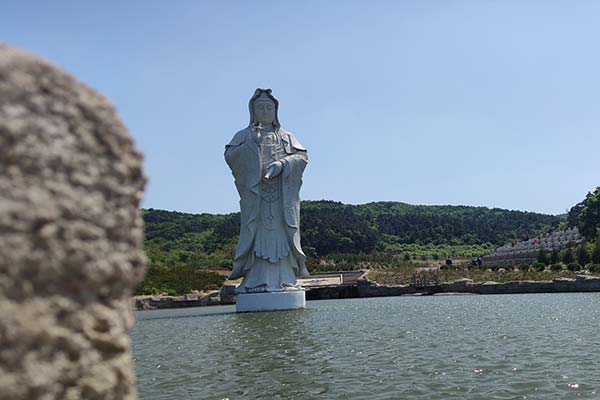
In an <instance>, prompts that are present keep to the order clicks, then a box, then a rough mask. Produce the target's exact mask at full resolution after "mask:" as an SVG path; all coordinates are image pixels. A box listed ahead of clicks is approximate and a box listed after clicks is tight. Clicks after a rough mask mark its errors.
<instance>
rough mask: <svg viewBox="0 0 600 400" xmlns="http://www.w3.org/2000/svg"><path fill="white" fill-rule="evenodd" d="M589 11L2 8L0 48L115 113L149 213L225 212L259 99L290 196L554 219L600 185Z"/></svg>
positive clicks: (295, 5) (209, 4) (595, 61)
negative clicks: (275, 120)
mask: <svg viewBox="0 0 600 400" xmlns="http://www.w3.org/2000/svg"><path fill="white" fill-rule="evenodd" d="M599 15H600V2H596V1H583V0H581V1H576V2H573V1H533V0H532V1H523V0H518V1H517V0H515V1H510V0H507V1H502V2H499V1H485V0H482V1H475V0H473V1H451V0H440V1H316V0H306V1H173V2H160V1H127V2H120V1H108V0H106V1H102V2H94V3H92V2H80V1H52V2H42V1H37V2H33V1H26V0H20V1H10V0H9V1H4V2H2V4H1V5H0V40H2V41H4V42H6V43H8V44H11V45H14V46H17V47H20V48H23V49H26V50H28V51H31V52H34V53H37V54H40V55H41V56H43V57H45V58H47V59H49V60H51V61H52V62H54V63H55V64H58V65H60V66H62V67H64V68H65V69H67V70H68V71H70V72H72V73H73V74H74V75H76V76H77V77H78V78H79V79H80V80H82V81H84V82H86V83H88V84H90V85H91V86H93V87H95V88H96V89H98V90H99V91H101V92H102V93H104V94H105V95H106V96H108V97H109V98H110V99H111V101H112V102H113V103H114V104H115V105H116V107H117V109H118V110H119V113H120V115H121V116H122V118H123V120H124V121H125V123H126V124H127V126H128V127H129V129H130V131H131V134H132V135H133V137H134V138H135V141H136V143H137V145H138V147H139V148H140V149H141V150H142V151H143V153H144V154H145V171H146V174H147V176H148V177H149V179H150V181H149V185H148V188H147V192H146V195H145V199H144V204H143V205H144V207H153V208H161V209H167V210H178V211H184V212H218V213H224V212H232V211H236V210H237V208H238V197H237V193H236V191H235V188H234V185H233V178H232V176H231V174H230V172H229V170H228V169H227V166H226V164H225V162H224V160H223V147H224V145H225V144H226V143H227V142H228V141H229V139H230V138H231V136H232V135H233V134H234V133H235V132H236V131H237V130H239V129H241V128H243V127H245V126H246V125H247V123H248V110H247V102H248V99H249V98H250V96H251V95H252V93H253V91H254V89H255V88H256V87H270V88H272V89H273V94H274V95H275V96H276V97H278V98H279V101H280V103H281V109H280V115H279V117H280V121H281V123H282V126H283V127H284V128H286V129H287V130H289V131H291V132H294V133H295V134H296V136H297V137H298V138H299V139H300V141H301V142H302V143H303V144H304V145H305V146H306V147H307V148H308V149H309V158H310V164H309V166H308V168H307V170H306V173H305V177H304V186H303V189H302V197H303V198H304V199H311V200H318V199H331V200H337V201H342V202H345V203H353V204H357V203H365V202H371V201H380V200H393V201H403V202H407V203H411V204H466V205H482V206H488V207H501V208H509V209H518V210H527V211H537V212H544V213H553V214H554V213H562V212H564V211H565V210H567V209H568V208H569V207H570V206H572V205H573V204H575V203H576V202H578V201H580V200H582V199H583V197H584V196H585V194H586V193H587V192H588V191H590V190H593V189H594V188H595V187H596V186H599V185H600V179H599V172H600V157H598V150H599V149H600V135H599V134H598V128H599V125H600V112H599V111H600V52H599V51H598V43H600V25H599V24H598V23H597V21H598V16H599Z"/></svg>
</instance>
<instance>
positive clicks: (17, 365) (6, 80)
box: [0, 45, 145, 400]
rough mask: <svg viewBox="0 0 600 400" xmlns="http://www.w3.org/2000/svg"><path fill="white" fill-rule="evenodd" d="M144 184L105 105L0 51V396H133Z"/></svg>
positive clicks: (69, 80)
mask: <svg viewBox="0 0 600 400" xmlns="http://www.w3.org/2000/svg"><path fill="white" fill-rule="evenodd" d="M144 184H145V179H144V177H143V175H142V157H141V155H140V154H139V153H138V152H137V151H136V149H135V147H134V144H133V142H132V140H131V138H130V136H129V134H128V133H127V129H126V128H125V126H124V125H123V124H122V123H121V121H120V120H119V118H118V116H117V114H116V111H115V109H114V107H113V106H112V105H111V104H110V103H109V102H108V101H107V100H106V98H104V97H103V96H101V95H100V94H98V93H97V92H95V91H94V90H92V89H91V88H89V87H88V86H86V85H84V84H82V83H80V82H78V81H77V80H75V79H74V78H73V77H72V76H70V75H69V74H67V73H65V72H63V71H61V70H60V69H58V68H57V67H55V66H53V65H51V64H50V63H48V62H46V61H44V60H41V59H40V58H38V57H35V56H33V55H30V54H27V53H25V52H22V51H19V50H16V49H13V48H10V47H8V46H4V45H0V343H1V347H0V388H1V390H0V399H2V400H5V399H6V400H8V399H11V400H19V399H47V400H50V399H67V400H68V399H133V398H135V387H134V378H133V372H132V368H131V356H130V354H129V351H128V348H129V338H128V333H129V330H130V329H131V326H132V324H133V315H132V311H131V307H130V296H131V291H132V288H134V287H135V286H136V285H137V284H138V283H139V282H140V281H141V279H142V277H143V274H144V269H145V258H144V256H143V253H142V250H141V248H142V239H143V229H142V222H141V219H140V215H139V205H140V200H141V197H142V191H143V188H144Z"/></svg>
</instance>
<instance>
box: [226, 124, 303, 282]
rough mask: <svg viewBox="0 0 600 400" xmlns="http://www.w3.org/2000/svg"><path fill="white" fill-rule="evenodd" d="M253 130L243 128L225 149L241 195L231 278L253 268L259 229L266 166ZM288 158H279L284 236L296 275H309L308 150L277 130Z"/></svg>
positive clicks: (280, 130)
mask: <svg viewBox="0 0 600 400" xmlns="http://www.w3.org/2000/svg"><path fill="white" fill-rule="evenodd" d="M253 134H254V133H253V132H252V129H251V128H250V127H248V128H246V129H243V130H241V131H239V132H238V133H236V134H235V136H234V137H233V139H232V140H231V142H230V143H229V144H228V145H227V146H226V148H225V160H226V162H227V164H228V165H229V167H230V168H231V171H232V173H233V176H234V177H235V185H236V188H237V190H238V193H239V195H240V209H241V226H240V239H239V242H238V244H237V247H236V252H235V259H234V262H233V270H232V272H231V275H230V277H229V278H230V279H237V278H240V277H242V276H245V275H246V274H247V273H248V271H249V270H250V269H251V268H252V266H253V265H254V261H255V254H254V248H255V246H254V240H255V238H256V233H257V228H258V223H259V221H258V214H259V210H260V202H261V201H262V198H261V197H262V196H261V180H262V179H263V172H264V170H263V166H261V160H260V150H259V147H258V145H257V144H256V143H255V142H254V140H253V139H252V136H253ZM278 134H279V136H280V138H281V141H282V144H283V147H284V150H285V156H284V157H283V158H282V159H280V161H281V162H282V163H283V170H282V172H281V174H280V179H281V187H282V190H281V196H280V198H279V201H281V204H280V207H277V208H278V209H280V210H283V215H282V216H281V218H283V222H284V225H285V228H284V231H285V232H283V234H284V235H285V236H286V238H287V241H288V244H289V248H290V252H291V256H292V257H293V261H294V262H292V263H291V264H292V267H293V269H294V272H295V275H296V276H308V275H309V274H308V270H307V269H306V256H305V255H304V252H303V251H302V248H301V246H300V195H299V194H300V187H301V185H302V173H303V172H304V168H305V167H306V165H307V163H308V157H307V154H306V149H305V148H304V147H303V146H302V145H301V144H300V143H299V142H298V140H297V139H296V138H295V137H294V135H292V134H291V133H289V132H286V131H284V130H283V129H281V128H279V129H278Z"/></svg>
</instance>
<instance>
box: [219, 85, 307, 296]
mask: <svg viewBox="0 0 600 400" xmlns="http://www.w3.org/2000/svg"><path fill="white" fill-rule="evenodd" d="M249 107H250V124H249V125H248V127H246V128H245V129H242V130H241V131H239V132H238V133H236V134H235V136H234V137H233V139H232V140H231V142H229V144H228V145H227V146H226V148H225V160H226V161H227V164H228V165H229V168H231V171H232V173H233V176H234V177H235V185H236V187H237V190H238V193H239V195H240V208H241V227H240V239H239V242H238V245H237V248H236V252H235V259H234V262H233V271H232V272H231V275H230V279H237V278H240V277H242V276H243V277H244V279H243V281H242V283H241V284H240V286H239V287H238V288H237V289H236V291H237V293H240V294H244V293H265V292H268V293H272V292H287V291H296V290H299V289H301V288H300V287H299V286H298V284H297V281H296V276H308V271H307V269H306V265H305V260H306V256H305V255H304V253H303V252H302V248H301V247H300V229H299V228H300V196H299V192H300V186H301V185H302V173H303V172H304V168H305V167H306V164H307V163H308V157H307V155H306V149H305V148H304V147H303V146H302V145H301V144H300V143H299V142H298V140H297V139H296V138H295V137H294V135H292V134H291V133H289V132H286V131H285V130H283V128H281V125H280V124H279V119H278V117H277V111H278V107H279V102H278V101H277V99H275V97H273V95H272V94H271V90H270V89H256V91H255V92H254V96H252V98H251V99H250V105H249ZM302 294H303V293H302ZM256 298H257V297H254V299H256ZM238 301H239V296H238Z"/></svg>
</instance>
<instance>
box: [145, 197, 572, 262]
mask: <svg viewBox="0 0 600 400" xmlns="http://www.w3.org/2000/svg"><path fill="white" fill-rule="evenodd" d="M143 217H144V221H145V225H146V251H147V252H148V253H149V256H150V257H151V259H153V260H155V261H159V259H161V258H163V260H162V261H163V262H169V260H165V259H164V257H167V254H166V253H167V252H169V253H173V252H177V253H178V254H177V255H176V258H177V261H179V262H193V264H198V265H207V264H212V265H214V263H220V261H218V260H227V261H226V264H227V263H230V255H231V254H232V252H233V248H234V246H235V242H236V240H237V235H238V231H239V213H232V214H226V215H214V214H185V213H180V212H171V211H163V210H154V209H148V210H143ZM561 220H562V218H560V217H558V216H552V215H544V214H537V213H531V212H522V211H509V210H503V209H498V208H494V209H490V208H486V207H470V206H415V205H409V204H405V203H399V202H377V203H368V204H361V205H347V204H342V203H339V202H334V201H324V200H323V201H304V202H302V209H301V230H302V246H303V248H304V250H305V252H306V253H307V254H308V255H309V256H325V255H328V254H333V253H372V252H373V251H383V252H385V251H395V250H396V248H400V246H401V245H403V244H407V243H414V244H421V245H427V244H431V245H441V244H449V245H469V244H484V243H491V244H493V245H500V244H503V243H506V242H507V241H510V240H512V239H518V240H521V239H526V238H528V237H532V236H535V235H536V234H538V233H539V232H540V231H541V230H548V229H549V228H551V227H552V228H553V227H556V226H557V225H558V224H559V222H561ZM171 256H173V254H171ZM182 258H183V259H182ZM173 261H175V260H173Z"/></svg>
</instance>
